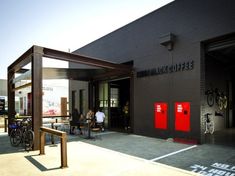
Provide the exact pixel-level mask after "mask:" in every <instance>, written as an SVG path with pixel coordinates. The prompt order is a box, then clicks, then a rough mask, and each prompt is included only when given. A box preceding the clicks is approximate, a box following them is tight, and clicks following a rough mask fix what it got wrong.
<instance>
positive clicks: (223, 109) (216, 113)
mask: <svg viewBox="0 0 235 176" xmlns="http://www.w3.org/2000/svg"><path fill="white" fill-rule="evenodd" d="M234 58H235V34H232V35H228V36H223V37H221V38H218V39H214V40H212V41H210V42H208V43H207V44H206V47H205V92H207V93H208V92H212V93H213V94H211V95H213V96H211V97H212V98H210V100H209V99H208V98H207V97H208V95H205V103H204V104H205V107H204V110H205V112H204V114H205V113H211V116H212V118H213V123H214V134H213V135H211V136H210V137H208V136H207V137H206V141H205V142H206V143H211V142H212V141H213V143H214V142H215V141H217V142H219V141H223V143H226V140H224V139H229V136H228V135H226V136H223V135H222V134H228V133H226V132H225V130H227V131H229V134H230V135H232V136H235V133H234V132H235V130H233V129H235V71H234V69H235V61H234ZM224 96H225V97H226V103H224V102H223V103H224V105H226V106H221V105H220V101H218V100H220V99H221V97H222V98H223V97H224ZM222 100H223V99H222ZM208 101H209V102H208ZM212 102H213V103H212ZM202 115H203V114H202ZM202 129H203V127H202ZM232 133H233V134H232ZM215 136H220V137H221V138H220V139H221V140H220V139H218V138H216V140H211V139H215ZM222 139H223V140H222ZM227 144H229V141H227Z"/></svg>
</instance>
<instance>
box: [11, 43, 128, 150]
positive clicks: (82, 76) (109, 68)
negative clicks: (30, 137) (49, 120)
mask: <svg viewBox="0 0 235 176" xmlns="http://www.w3.org/2000/svg"><path fill="white" fill-rule="evenodd" d="M43 57H47V58H53V59H57V60H63V61H68V62H73V63H77V64H83V65H87V66H88V67H87V68H43V67H42V59H43ZM29 63H30V64H31V70H28V69H25V68H24V67H25V66H26V65H27V64H29ZM28 71H29V72H28ZM27 72H28V73H30V74H31V83H30V85H31V95H32V99H31V100H30V101H31V103H30V106H31V109H32V112H31V115H32V121H33V124H32V125H33V130H34V133H35V140H34V150H37V149H39V137H40V136H39V129H40V126H41V125H42V80H43V79H71V80H83V81H96V80H105V79H106V80H108V79H111V78H115V77H122V76H132V66H130V65H124V64H117V63H113V62H108V61H104V60H101V59H97V58H91V57H88V56H84V55H78V54H74V53H67V52H62V51H57V50H53V49H49V48H45V47H39V46H32V47H31V48H30V49H29V50H27V51H26V52H25V53H24V54H23V55H22V56H20V57H19V58H18V59H17V60H16V61H15V62H14V63H12V64H11V65H10V66H9V67H8V117H9V120H10V122H11V120H12V119H14V118H15V90H16V89H15V81H17V79H15V73H23V74H22V78H25V79H27V78H28V76H30V75H27V74H28V73H27ZM26 86H27V85H26ZM8 131H9V130H8Z"/></svg>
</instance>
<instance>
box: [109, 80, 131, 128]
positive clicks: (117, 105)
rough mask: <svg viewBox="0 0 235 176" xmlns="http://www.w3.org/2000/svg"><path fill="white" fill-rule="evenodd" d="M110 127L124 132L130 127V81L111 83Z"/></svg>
mask: <svg viewBox="0 0 235 176" xmlns="http://www.w3.org/2000/svg"><path fill="white" fill-rule="evenodd" d="M109 85H110V127H111V128H113V129H117V130H124V129H125V128H128V127H130V112H129V109H130V108H129V106H130V105H129V102H130V79H122V80H116V81H111V82H110V83H109Z"/></svg>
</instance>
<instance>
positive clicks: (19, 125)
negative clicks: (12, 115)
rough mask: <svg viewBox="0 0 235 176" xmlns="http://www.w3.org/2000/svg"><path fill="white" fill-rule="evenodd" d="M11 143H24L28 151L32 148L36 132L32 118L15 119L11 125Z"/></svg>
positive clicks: (15, 145) (14, 144) (16, 144)
mask: <svg viewBox="0 0 235 176" xmlns="http://www.w3.org/2000/svg"><path fill="white" fill-rule="evenodd" d="M9 127H10V129H11V132H10V142H11V145H12V146H14V147H17V146H18V145H19V144H20V143H22V144H23V145H24V147H25V150H26V151H29V150H32V148H33V141H34V132H33V131H32V126H31V119H30V118H25V119H23V120H22V121H15V122H13V123H12V124H10V125H9Z"/></svg>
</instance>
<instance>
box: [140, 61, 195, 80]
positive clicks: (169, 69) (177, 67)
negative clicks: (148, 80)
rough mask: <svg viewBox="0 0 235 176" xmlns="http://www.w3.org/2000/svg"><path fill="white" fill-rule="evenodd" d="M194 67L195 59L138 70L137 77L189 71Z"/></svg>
mask: <svg viewBox="0 0 235 176" xmlns="http://www.w3.org/2000/svg"><path fill="white" fill-rule="evenodd" d="M193 68H194V61H186V62H182V63H178V64H172V65H164V66H160V67H157V68H152V69H147V70H142V71H138V72H137V78H142V77H147V76H154V75H161V74H167V73H174V72H180V71H189V70H193Z"/></svg>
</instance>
